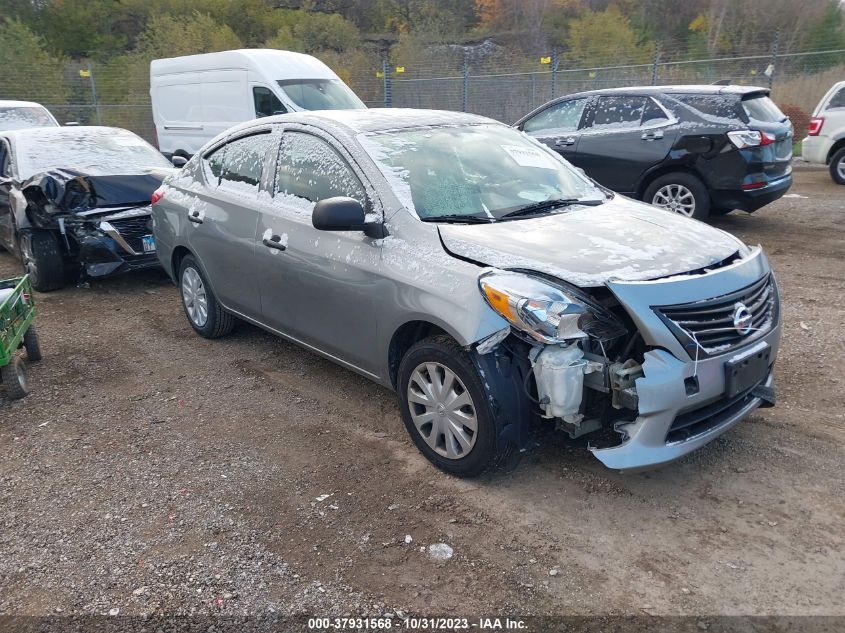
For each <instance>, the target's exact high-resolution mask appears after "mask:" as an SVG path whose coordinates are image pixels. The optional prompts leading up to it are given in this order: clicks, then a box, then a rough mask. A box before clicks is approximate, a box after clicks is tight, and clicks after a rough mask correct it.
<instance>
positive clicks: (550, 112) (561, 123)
mask: <svg viewBox="0 0 845 633" xmlns="http://www.w3.org/2000/svg"><path fill="white" fill-rule="evenodd" d="M586 104H587V99H571V100H570V101H563V102H561V103H558V104H555V105H553V106H551V107H549V108H546V109H545V110H543V111H542V112H540V113H539V114H538V115H536V116H535V117H533V118H531V119H528V120H527V121H526V122H525V124H524V125H523V126H522V129H523V130H525V131H526V132H550V131H554V132H574V131H575V130H577V129H578V124H579V123H580V122H581V115H582V114H583V112H584V106H585V105H586Z"/></svg>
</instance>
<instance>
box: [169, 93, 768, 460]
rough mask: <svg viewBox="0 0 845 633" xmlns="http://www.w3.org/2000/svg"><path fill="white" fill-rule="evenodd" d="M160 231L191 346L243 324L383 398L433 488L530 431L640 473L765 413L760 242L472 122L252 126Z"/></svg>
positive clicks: (222, 143)
mask: <svg viewBox="0 0 845 633" xmlns="http://www.w3.org/2000/svg"><path fill="white" fill-rule="evenodd" d="M153 222H154V224H153V226H154V233H155V239H156V245H157V253H158V257H159V258H160V260H161V263H162V265H163V266H164V268H165V269H166V270H167V271H168V272H169V273H170V275H171V276H172V278H173V279H174V281H175V282H176V283H177V284H178V286H179V288H180V290H181V296H182V299H183V304H184V310H185V314H186V316H187V319H188V322H189V324H190V325H191V327H192V328H193V329H194V330H195V331H196V332H197V333H198V334H199V335H201V336H204V337H206V338H214V337H218V336H223V335H225V334H227V333H228V332H230V331H231V330H232V328H233V327H234V326H235V325H236V323H237V322H238V321H239V320H243V321H247V322H250V323H253V324H256V325H258V326H260V327H262V328H265V329H266V330H269V331H270V332H273V333H275V334H278V335H279V336H283V337H285V338H287V339H290V340H292V341H294V342H296V343H298V344H300V345H302V346H304V347H306V348H308V349H310V350H312V351H314V352H316V353H318V354H321V355H323V356H325V357H327V358H329V359H331V360H333V361H335V362H337V363H339V364H341V365H343V366H345V367H348V368H349V369H351V370H353V371H356V372H358V373H360V374H362V375H364V376H366V377H368V378H370V379H372V380H374V381H376V382H378V383H380V384H382V385H384V386H386V387H389V388H391V389H394V390H395V391H396V392H397V394H398V397H399V401H400V406H401V412H402V417H403V420H404V423H405V426H406V427H407V430H408V432H409V434H410V436H411V438H412V440H413V441H414V443H415V444H416V446H417V447H418V448H419V450H420V451H421V452H422V453H423V454H424V455H425V456H426V457H427V458H428V459H429V460H430V461H431V462H432V463H434V464H435V465H436V466H438V467H439V468H442V469H443V470H446V471H448V472H450V473H454V474H457V475H464V476H472V475H477V474H479V473H481V472H482V471H484V470H486V469H488V468H489V467H491V466H494V465H496V464H498V463H501V462H502V461H504V460H506V459H509V458H510V457H511V456H514V455H517V454H518V453H519V452H520V451H521V450H522V449H523V448H524V447H526V446H528V445H529V444H530V438H531V436H532V433H533V432H534V430H535V429H536V428H537V427H538V426H540V425H544V424H546V425H552V426H554V427H556V428H557V429H559V430H561V431H563V432H566V433H568V434H569V435H570V436H572V437H579V436H582V435H587V434H590V435H591V437H593V438H595V439H594V440H593V441H591V442H590V445H591V448H590V450H592V451H593V453H594V454H595V456H596V457H597V458H598V459H600V460H601V461H602V462H603V463H604V464H606V465H607V466H609V467H611V468H616V469H620V470H632V469H640V468H644V467H650V466H655V465H658V464H662V463H666V462H669V461H672V460H674V459H677V458H678V457H681V456H682V455H685V454H686V453H689V452H690V451H692V450H694V449H696V448H698V447H700V446H702V445H704V444H706V443H707V442H709V441H711V440H712V439H714V438H715V437H716V436H718V435H720V434H721V433H723V432H724V431H726V430H727V429H729V428H730V427H731V426H733V425H735V424H736V423H738V422H739V421H740V420H741V419H743V418H744V417H745V416H747V415H748V414H749V413H750V412H751V411H753V410H754V409H755V408H757V407H759V406H771V405H772V404H774V389H773V384H772V365H773V363H774V361H775V357H776V354H777V349H778V344H779V340H780V318H779V303H778V292H777V286H776V284H775V280H774V277H773V274H772V271H771V269H770V267H769V263H768V261H767V259H766V257H765V255H764V253H763V252H762V250H761V249H760V248H759V247H753V248H751V247H748V246H746V245H745V244H743V243H742V242H740V241H739V240H738V239H736V238H735V237H733V236H731V235H729V234H727V233H725V232H723V231H720V230H717V229H714V228H712V227H709V226H707V225H705V224H702V223H699V222H697V221H694V220H689V219H687V218H683V217H680V216H677V215H675V214H672V213H669V212H667V211H664V210H661V209H658V208H655V207H652V206H649V205H645V204H642V203H639V202H635V201H632V200H630V199H627V198H625V197H622V196H619V195H616V194H613V193H612V192H610V191H608V190H606V189H604V188H602V187H600V186H599V185H597V184H596V183H594V182H593V181H592V180H590V179H589V178H587V177H586V176H584V175H583V174H582V173H581V172H579V171H578V170H576V169H574V168H572V166H571V165H569V163H567V162H566V161H565V160H563V159H562V158H560V157H559V156H558V155H557V154H556V153H555V152H552V151H551V150H549V149H547V148H546V147H545V146H543V145H541V144H540V143H538V142H537V141H535V140H533V139H531V138H530V137H528V136H526V135H525V134H523V133H521V132H519V131H517V130H514V129H511V128H509V127H507V126H505V125H502V124H499V123H496V122H494V121H491V120H489V119H485V118H481V117H477V116H472V115H467V114H458V113H452V112H437V111H425V110H398V109H397V110H360V111H332V112H311V113H302V114H287V115H282V116H276V117H269V118H264V119H260V120H258V121H252V122H250V123H245V124H243V125H240V126H237V127H235V128H232V129H231V130H229V131H228V132H226V133H225V134H223V135H221V136H220V137H218V138H217V139H215V140H213V141H212V142H210V143H209V144H208V145H207V146H206V147H204V148H203V149H202V150H201V151H200V152H199V153H198V154H197V155H195V156H194V157H193V158H192V159H191V161H190V162H189V163H188V164H187V165H186V166H185V167H184V169H182V170H181V172H179V173H178V174H176V175H174V176H172V177H170V178H169V179H168V180H167V181H165V184H164V185H163V187H162V189H160V190H159V191H158V192H156V194H155V195H154V204H153Z"/></svg>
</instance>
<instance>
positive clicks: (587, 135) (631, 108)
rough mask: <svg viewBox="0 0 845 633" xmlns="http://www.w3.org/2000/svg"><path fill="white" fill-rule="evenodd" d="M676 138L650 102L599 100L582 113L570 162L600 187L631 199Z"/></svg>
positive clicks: (671, 122) (673, 125) (669, 119)
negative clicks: (600, 185) (576, 141)
mask: <svg viewBox="0 0 845 633" xmlns="http://www.w3.org/2000/svg"><path fill="white" fill-rule="evenodd" d="M677 134H678V126H677V121H676V120H675V119H674V117H673V116H672V115H671V114H670V113H668V112H667V111H666V110H664V109H663V107H662V106H661V105H660V104H659V103H658V102H657V101H655V100H654V99H653V98H652V97H650V96H646V95H627V94H622V95H603V96H600V97H599V98H598V99H597V100H596V101H595V103H594V104H591V106H590V108H589V110H588V111H587V113H585V120H584V129H583V133H582V134H581V139H580V141H579V142H578V151H577V153H576V156H575V161H574V162H575V164H576V165H577V166H578V167H581V168H583V169H584V171H586V172H587V175H588V176H590V177H591V178H594V179H596V180H597V181H598V182H600V183H601V184H603V185H604V186H606V187H609V188H610V189H613V190H614V191H618V192H620V193H628V194H632V193H635V192H636V190H637V185H638V183H639V180H640V178H641V177H642V175H643V174H644V173H645V172H646V171H648V170H649V169H651V168H652V167H654V166H655V165H657V164H659V163H661V162H662V161H663V160H664V159H665V158H666V156H667V155H668V154H669V150H670V149H671V148H672V144H673V143H674V142H675V138H676V136H677Z"/></svg>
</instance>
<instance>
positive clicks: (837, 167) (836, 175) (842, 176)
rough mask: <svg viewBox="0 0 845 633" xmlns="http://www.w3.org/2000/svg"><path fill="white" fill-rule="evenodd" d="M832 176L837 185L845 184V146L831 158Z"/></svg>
mask: <svg viewBox="0 0 845 633" xmlns="http://www.w3.org/2000/svg"><path fill="white" fill-rule="evenodd" d="M830 177H831V178H833V182H835V183H836V184H837V185H845V147H842V148H840V149H839V151H838V152H836V153H835V154H834V155H833V157H832V158H831V159H830Z"/></svg>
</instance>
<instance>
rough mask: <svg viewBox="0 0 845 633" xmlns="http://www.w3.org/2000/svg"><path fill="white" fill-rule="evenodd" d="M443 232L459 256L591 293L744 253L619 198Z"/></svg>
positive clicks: (692, 225) (726, 238) (695, 226)
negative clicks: (548, 277) (607, 285)
mask: <svg viewBox="0 0 845 633" xmlns="http://www.w3.org/2000/svg"><path fill="white" fill-rule="evenodd" d="M439 229H440V236H441V239H442V241H443V245H444V246H445V248H446V250H447V251H449V252H450V253H451V254H452V255H455V256H458V257H461V258H463V259H470V260H472V261H475V262H477V263H479V264H482V265H485V266H493V267H496V268H510V269H514V268H520V269H527V270H535V271H538V272H542V273H546V274H549V275H552V276H555V277H557V278H559V279H562V280H564V281H567V282H569V283H571V284H574V285H576V286H581V287H585V288H586V287H594V286H601V285H604V284H605V283H607V282H608V281H612V280H621V281H642V280H647V279H656V278H660V277H667V276H670V275H677V274H680V273H686V272H690V271H693V270H698V269H700V268H705V267H707V266H711V265H713V264H715V263H717V262H720V261H722V260H724V259H726V258H728V257H730V256H731V255H734V254H735V253H736V252H737V251H738V250H742V249H744V248H745V245H744V244H743V243H742V242H741V241H739V240H738V239H737V238H735V237H733V236H732V235H730V234H729V233H726V232H725V231H721V230H719V229H715V228H713V227H711V226H708V225H707V224H704V223H703V222H698V221H697V220H691V219H689V218H685V217H683V216H680V215H677V214H675V213H672V212H669V211H664V210H662V209H659V208H657V207H653V206H651V205H647V204H643V203H641V202H636V201H634V200H631V199H629V198H625V197H623V196H618V195H617V196H614V198H613V199H612V200H610V201H608V202H606V203H605V204H602V205H600V206H596V207H588V206H574V207H570V208H569V209H567V210H566V211H563V212H561V213H556V214H554V215H546V216H542V217H537V218H528V219H522V220H514V221H508V222H497V223H493V224H471V225H464V224H441V225H439Z"/></svg>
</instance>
